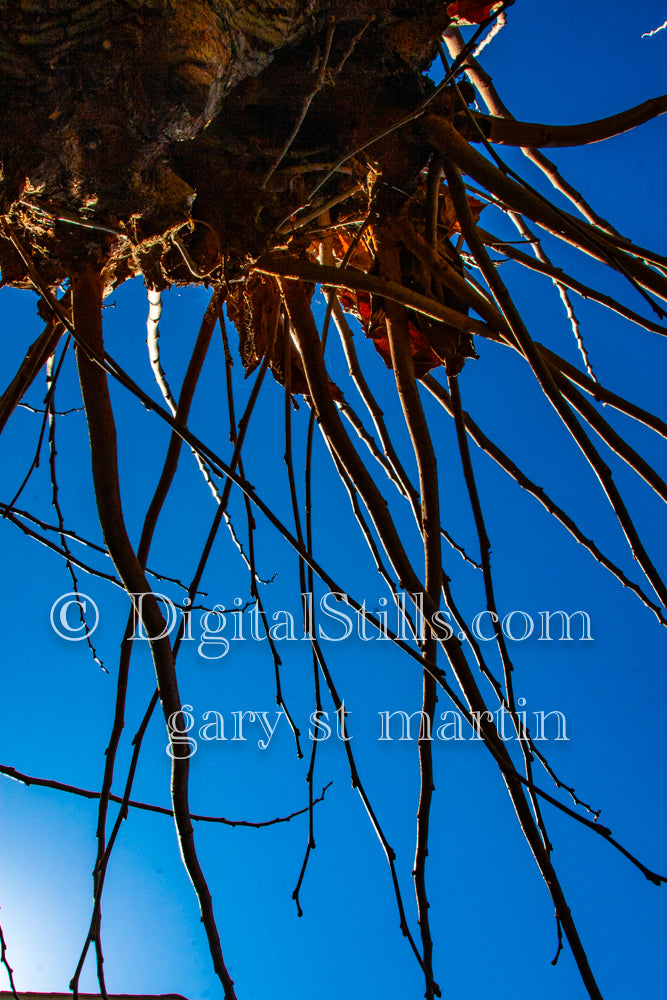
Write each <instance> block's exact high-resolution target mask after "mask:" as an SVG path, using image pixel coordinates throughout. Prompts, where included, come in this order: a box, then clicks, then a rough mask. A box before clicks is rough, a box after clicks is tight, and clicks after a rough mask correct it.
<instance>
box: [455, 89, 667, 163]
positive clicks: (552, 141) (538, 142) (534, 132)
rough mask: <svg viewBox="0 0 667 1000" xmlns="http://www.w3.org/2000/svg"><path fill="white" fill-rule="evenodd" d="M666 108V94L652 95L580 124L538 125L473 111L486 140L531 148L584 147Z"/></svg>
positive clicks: (643, 120)
mask: <svg viewBox="0 0 667 1000" xmlns="http://www.w3.org/2000/svg"><path fill="white" fill-rule="evenodd" d="M666 111H667V94H662V95H661V96H660V97H652V98H650V100H648V101H644V102H643V104H637V105H636V106H635V107H634V108H628V110H627V111H621V112H620V113H619V114H617V115H610V116H609V118H599V119H598V120H597V121H592V122H585V123H584V124H582V125H542V124H538V123H537V122H519V121H517V120H516V119H514V118H500V117H498V116H496V115H482V114H480V113H479V112H473V115H474V117H475V120H476V121H477V122H478V123H479V124H480V126H481V127H482V129H483V131H484V133H485V134H486V136H487V138H488V139H489V141H490V142H495V143H499V144H500V145H503V146H529V147H530V148H532V149H547V148H556V147H563V146H586V145H588V144H589V143H591V142H601V141H603V140H604V139H611V138H613V137H614V136H615V135H622V134H623V132H628V131H629V130H630V129H633V128H637V126H638V125H643V124H644V123H645V122H649V121H651V119H652V118H657V117H658V116H659V115H664V113H665V112H666Z"/></svg>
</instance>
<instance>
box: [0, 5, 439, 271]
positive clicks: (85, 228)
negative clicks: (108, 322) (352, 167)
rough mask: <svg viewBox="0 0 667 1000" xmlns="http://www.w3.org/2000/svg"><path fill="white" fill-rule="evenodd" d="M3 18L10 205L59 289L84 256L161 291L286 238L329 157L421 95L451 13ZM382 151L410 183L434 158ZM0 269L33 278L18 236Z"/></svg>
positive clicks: (302, 10) (57, 13) (360, 141)
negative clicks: (279, 235) (282, 234)
mask: <svg viewBox="0 0 667 1000" xmlns="http://www.w3.org/2000/svg"><path fill="white" fill-rule="evenodd" d="M0 16H1V17H2V22H3V26H2V28H0V97H1V98H2V104H3V118H2V122H1V123H0V160H1V162H2V175H1V187H0V193H1V198H2V212H3V213H8V215H9V218H10V220H11V221H12V224H14V225H15V226H16V227H17V228H18V231H19V232H20V233H21V234H22V235H23V237H24V243H25V244H27V245H28V246H29V247H30V249H31V250H32V252H33V254H34V257H35V260H36V261H37V262H38V264H39V265H40V271H41V273H42V274H43V276H44V277H45V279H46V280H48V282H49V283H50V284H52V285H55V284H56V283H58V282H61V281H62V280H64V279H65V278H67V277H68V276H69V275H70V274H71V273H72V271H73V270H76V268H77V267H78V266H79V265H80V264H82V263H85V264H93V265H95V266H97V267H101V266H103V267H104V268H105V281H106V284H107V286H109V285H112V284H115V283H118V282H119V281H121V280H123V279H124V278H126V277H129V276H130V275H132V274H134V273H137V272H138V271H143V272H144V273H145V275H146V277H147V278H148V279H149V282H150V283H151V284H153V285H154V286H158V287H159V286H162V287H164V286H165V285H166V284H168V283H170V282H171V281H175V280H182V281H192V280H193V278H194V277H195V275H202V276H203V275H206V274H207V273H210V271H211V269H212V268H214V267H216V266H217V265H220V264H221V263H222V258H223V255H224V257H225V260H226V261H227V262H229V261H235V260H236V259H237V258H240V257H241V258H242V257H243V256H244V255H247V254H256V253H259V252H260V251H261V250H262V249H265V248H267V247H268V246H270V245H272V244H273V243H275V231H276V229H277V228H278V227H279V225H280V223H281V222H282V221H284V220H285V218H288V217H289V215H290V212H291V211H292V210H293V209H295V208H297V207H299V206H300V205H301V204H302V202H303V200H304V197H305V195H306V192H307V189H309V188H311V186H312V185H313V182H315V183H317V181H318V180H321V179H322V178H324V176H325V175H326V173H327V172H328V166H327V167H326V168H324V167H323V166H322V165H323V164H325V165H329V164H332V163H335V162H336V161H337V160H339V159H341V158H342V157H344V156H346V155H348V154H350V153H351V152H353V151H354V150H355V149H356V148H358V147H359V146H363V145H364V144H365V143H367V142H368V141H369V140H370V139H372V138H374V137H375V136H377V135H380V134H381V133H382V132H383V130H384V129H385V128H389V127H390V126H392V125H393V124H394V123H395V121H396V119H397V116H400V115H401V114H403V113H406V112H409V111H410V110H412V109H413V108H414V107H415V106H417V104H418V103H419V102H420V101H421V100H422V99H423V96H424V94H425V92H426V91H427V90H428V88H429V87H432V84H430V83H428V81H427V80H426V79H425V78H423V77H421V75H420V71H421V70H423V69H425V68H426V66H427V65H428V64H429V62H430V61H431V60H432V58H433V56H434V54H435V46H436V45H437V39H438V38H439V36H440V34H441V31H442V29H443V28H444V27H445V26H446V24H447V21H448V17H447V14H446V10H445V5H444V4H442V3H438V2H434V0H423V2H420V3H417V4H414V3H412V4H405V3H403V2H401V0H390V2H384V3H380V2H378V0H337V2H336V3H332V2H325V0H281V2H274V0H254V2H251V3H243V4H236V3H233V2H231V0H187V2H183V0H124V2H122V3H118V2H115V0H95V2H93V3H89V2H88V3H83V2H82V0H58V2H55V0H0ZM313 95H314V96H313ZM311 98H312V100H311ZM304 107H307V113H306V114H305V117H304V120H303V123H302V125H301V127H300V128H299V130H298V134H297V135H296V136H295V138H294V140H293V142H292V144H291V146H290V147H289V149H288V148H286V144H287V142H288V141H289V139H290V136H291V134H292V132H293V130H294V125H295V122H297V121H298V120H299V117H300V115H301V114H302V113H303V109H304ZM413 148H414V146H413ZM373 155H374V157H375V158H378V157H380V159H382V158H384V159H385V160H386V164H385V169H387V170H389V172H390V173H392V172H393V173H396V175H397V178H398V179H399V180H400V181H401V183H403V184H409V183H410V181H411V179H413V178H414V175H415V173H416V172H417V171H418V170H419V168H420V167H421V166H422V157H420V156H419V149H418V147H417V148H415V152H414V155H412V156H408V157H407V158H405V157H404V156H403V157H397V156H396V155H395V154H393V153H392V144H391V142H387V141H385V142H384V143H382V142H380V143H378V144H376V147H375V148H374V150H373ZM357 169H358V168H357ZM349 182H350V176H349V172H347V173H336V174H334V175H333V177H332V178H331V179H330V180H329V181H328V182H327V183H326V184H325V185H324V188H323V197H324V196H326V197H329V198H330V197H331V196H332V195H335V194H336V193H337V192H338V191H340V190H341V189H344V187H345V185H346V184H347V185H348V186H349ZM192 220H195V221H192ZM188 223H189V226H188ZM77 224H78V225H77ZM179 227H182V231H180V236H179ZM172 235H175V236H176V239H177V241H178V242H180V243H181V246H182V248H183V249H185V247H187V249H186V254H187V256H188V258H189V265H188V264H187V263H186V262H185V260H184V254H183V252H182V249H179V247H178V244H176V245H175V243H174V240H172V239H171V237H172ZM0 268H2V274H3V279H4V281H5V282H9V283H13V284H18V285H20V284H22V283H24V282H26V272H25V267H24V265H23V264H22V263H21V261H20V260H19V259H18V257H17V255H16V253H15V251H14V250H13V249H12V248H11V246H9V245H8V243H7V242H5V241H2V242H1V243H0Z"/></svg>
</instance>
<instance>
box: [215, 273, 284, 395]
mask: <svg viewBox="0 0 667 1000" xmlns="http://www.w3.org/2000/svg"><path fill="white" fill-rule="evenodd" d="M226 304H227V315H228V316H229V318H230V320H231V321H232V323H233V324H234V326H235V327H236V329H237V330H238V334H239V354H240V355H241V361H242V362H243V367H244V368H245V373H246V377H247V376H248V375H250V374H251V373H252V372H254V370H255V368H256V367H257V365H258V364H259V363H260V361H261V360H262V358H263V357H264V354H265V353H266V349H267V347H268V345H269V343H270V341H271V338H272V336H273V331H274V330H275V327H276V322H277V320H278V313H279V311H280V290H279V288H278V284H277V282H276V280H275V278H271V277H268V276H267V275H260V274H251V275H250V277H249V278H246V280H245V281H241V282H238V283H236V284H234V285H233V287H232V290H231V291H230V292H229V294H228V295H227V301H226Z"/></svg>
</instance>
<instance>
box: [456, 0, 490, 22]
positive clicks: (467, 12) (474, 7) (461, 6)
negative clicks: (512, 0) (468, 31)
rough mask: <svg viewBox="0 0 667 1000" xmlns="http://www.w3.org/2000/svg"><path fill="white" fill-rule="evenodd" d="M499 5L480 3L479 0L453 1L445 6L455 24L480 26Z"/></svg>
mask: <svg viewBox="0 0 667 1000" xmlns="http://www.w3.org/2000/svg"><path fill="white" fill-rule="evenodd" d="M497 7H500V3H497V2H496V3H481V2H480V0H455V2H454V3H450V4H448V5H447V13H448V14H449V16H450V17H451V18H452V19H453V20H454V21H455V22H456V23H457V24H481V23H482V21H486V19H487V17H490V16H491V14H492V13H493V11H494V10H495V8H497Z"/></svg>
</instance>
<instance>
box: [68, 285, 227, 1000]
mask: <svg viewBox="0 0 667 1000" xmlns="http://www.w3.org/2000/svg"><path fill="white" fill-rule="evenodd" d="M72 314H73V320H74V328H75V330H76V331H77V334H78V343H77V363H78V367H79V377H80V381H81V393H82V396H83V401H84V405H85V407H86V417H87V419H88V430H89V434H90V451H91V459H92V467H93V483H94V487H95V499H96V502H97V509H98V514H99V519H100V524H101V527H102V533H103V535H104V539H105V542H106V544H107V547H108V549H109V553H110V555H111V558H112V560H113V562H114V565H115V566H116V569H117V571H118V574H119V576H120V577H121V579H122V581H123V583H124V585H125V589H126V590H127V592H128V593H129V594H133V595H139V594H142V595H144V600H143V605H142V607H141V618H142V621H143V625H144V628H145V630H146V634H147V636H148V637H149V642H150V647H151V655H152V657H153V663H154V666H155V672H156V676H157V680H158V687H159V691H160V699H161V701H162V707H163V711H164V715H165V719H166V720H167V721H168V720H169V719H171V718H172V717H173V716H175V717H178V718H180V714H181V700H180V695H179V692H178V683H177V680H176V670H175V664H174V657H173V653H172V649H171V645H170V642H169V639H168V637H167V635H166V631H167V629H166V623H165V621H164V618H163V616H162V612H161V610H160V607H159V604H158V602H157V600H156V598H155V597H154V595H153V593H152V591H151V588H150V587H149V585H148V581H147V580H146V576H145V574H144V571H143V568H142V566H141V563H140V562H139V560H138V559H137V556H136V554H135V552H134V549H133V548H132V544H131V542H130V540H129V537H128V535H127V530H126V527H125V522H124V518H123V508H122V502H121V496H120V487H119V481H118V456H117V445H116V428H115V422H114V417H113V410H112V408H111V400H110V397H109V389H108V386H107V380H106V374H105V372H104V371H103V369H102V368H101V367H100V366H99V365H98V364H97V363H96V362H95V361H93V360H92V359H91V358H90V357H88V356H87V354H86V353H85V350H84V348H83V347H82V344H83V345H84V346H85V345H88V344H90V346H91V348H92V350H93V351H94V352H95V353H96V354H98V355H99V354H102V353H103V352H104V341H103V336H102V282H101V279H100V276H99V275H98V274H96V273H95V272H94V271H93V270H92V269H87V270H84V271H83V272H82V273H81V274H79V275H77V276H76V277H74V278H73V280H72ZM181 752H182V748H179V747H178V746H177V745H174V746H172V754H173V756H172V786H171V792H172V803H173V808H174V817H175V821H176V827H177V830H178V839H179V845H180V848H181V853H182V856H183V861H184V863H185V866H186V869H187V871H188V874H189V876H190V878H191V880H192V883H193V886H194V888H195V891H196V893H197V897H198V899H199V905H200V908H201V914H202V922H203V923H204V927H205V929H206V934H207V938H208V942H209V948H210V951H211V957H212V959H213V966H214V968H215V971H216V973H217V975H218V977H219V978H220V981H221V982H222V984H223V988H224V991H225V997H226V1000H236V994H235V992H234V984H233V980H232V979H231V977H230V975H229V972H228V971H227V968H226V966H225V963H224V960H223V957H222V949H221V946H220V939H219V936H218V931H217V928H216V925H215V918H214V916H213V904H212V899H211V894H210V891H209V889H208V885H207V884H206V880H205V878H204V873H203V871H202V869H201V866H200V864H199V860H198V858H197V853H196V848H195V844H194V832H193V829H192V822H191V820H190V807H189V802H188V774H189V758H188V757H184V756H181V755H180V754H181Z"/></svg>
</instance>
